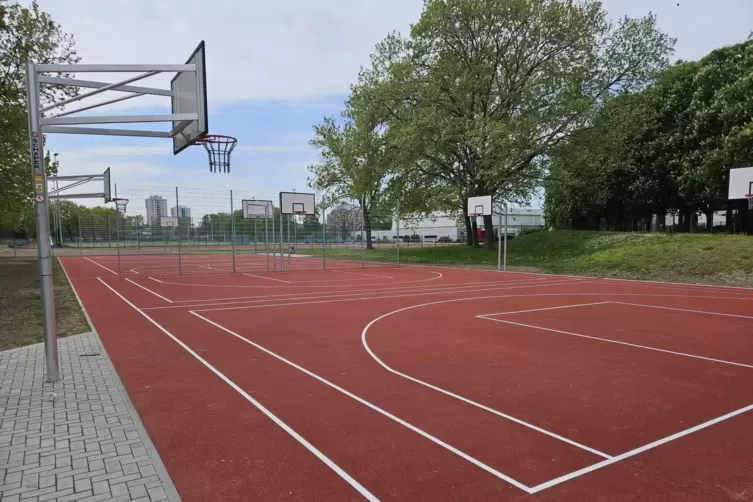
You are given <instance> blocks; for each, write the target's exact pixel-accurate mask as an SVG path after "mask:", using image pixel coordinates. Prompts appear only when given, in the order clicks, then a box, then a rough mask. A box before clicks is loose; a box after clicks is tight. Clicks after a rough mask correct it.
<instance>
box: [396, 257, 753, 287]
mask: <svg viewBox="0 0 753 502" xmlns="http://www.w3.org/2000/svg"><path fill="white" fill-rule="evenodd" d="M401 267H405V268H414V267H415V268H421V269H423V268H441V269H447V270H457V271H459V272H463V271H466V272H485V273H487V274H489V273H491V274H504V275H529V276H539V277H567V278H570V279H585V280H596V281H609V282H627V283H636V284H641V283H643V284H644V285H646V286H647V287H650V284H657V285H666V286H672V287H676V288H680V289H684V288H688V289H690V288H696V287H697V288H718V289H731V290H737V291H743V292H750V293H753V288H750V287H745V286H726V285H717V284H691V283H686V282H670V281H651V280H647V279H619V278H615V277H600V276H588V275H566V274H547V273H541V272H516V271H515V270H508V271H505V272H502V271H497V270H494V269H483V268H470V267H468V268H466V267H452V266H449V265H429V264H420V263H411V264H401Z"/></svg>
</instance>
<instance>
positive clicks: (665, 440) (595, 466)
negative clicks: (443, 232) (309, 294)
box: [361, 293, 753, 494]
mask: <svg viewBox="0 0 753 502" xmlns="http://www.w3.org/2000/svg"><path fill="white" fill-rule="evenodd" d="M592 295H593V296H596V295H594V294H592ZM616 295H631V296H654V295H640V294H633V293H622V294H621V293H616ZM511 296H517V295H511ZM521 296H555V295H552V294H548V295H521ZM557 296H572V295H568V294H567V293H561V294H558V295H557ZM657 296H658V295H657ZM506 297H508V296H507V295H500V296H486V297H477V298H456V299H452V300H444V301H439V302H431V303H425V304H421V305H413V306H410V307H406V308H402V309H398V310H395V311H393V312H389V313H387V314H384V315H382V316H380V317H377V318H376V319H374V320H372V321H371V322H370V323H369V324H367V325H366V327H365V328H364V330H363V332H362V333H361V341H362V344H363V345H364V348H365V349H366V351H367V352H368V353H369V354H370V355H371V356H372V357H373V358H374V359H375V360H376V361H377V362H378V363H379V364H380V365H382V366H383V367H384V368H385V369H387V371H390V372H391V373H395V374H398V375H400V376H404V377H405V378H407V379H409V380H411V381H414V382H416V383H419V384H421V385H425V386H427V387H429V388H432V389H434V390H436V391H438V392H441V393H443V394H447V395H449V396H452V397H456V398H457V399H460V400H461V401H463V402H467V403H468V404H472V405H474V406H479V407H481V408H482V409H487V411H490V412H492V413H493V412H494V411H495V410H493V409H491V408H487V407H485V406H484V405H480V404H479V403H475V402H474V401H471V400H470V399H467V398H464V397H463V396H459V395H457V394H453V393H451V392H449V391H446V390H444V389H442V388H441V387H437V386H434V385H431V384H428V383H426V382H423V381H422V380H419V379H417V378H415V377H411V376H410V375H405V374H403V373H400V372H398V371H397V370H394V369H393V368H391V367H390V366H388V365H386V364H385V363H384V362H382V361H381V360H380V359H379V358H378V357H376V355H375V354H374V353H373V352H372V351H371V349H370V348H369V347H368V344H367V342H366V333H367V331H368V329H369V328H370V327H371V326H372V325H373V324H375V323H376V322H378V321H379V320H381V319H383V318H385V317H388V316H390V315H392V314H396V313H398V312H403V311H405V310H410V309H414V308H419V307H424V306H429V305H437V304H442V303H451V302H460V301H471V300H480V299H487V298H506ZM722 298H725V297H722ZM607 303H619V302H609V301H605V302H596V303H585V304H577V305H563V306H558V307H545V308H541V309H528V310H524V311H518V312H509V313H510V314H513V313H521V312H533V311H540V310H553V309H558V308H569V307H584V306H591V305H603V304H607ZM483 315H501V314H482V315H480V316H476V317H479V318H483V319H487V320H492V321H493V320H495V319H489V318H486V317H482V316H483ZM500 322H505V321H500ZM514 324H517V323H514ZM534 327H535V326H534ZM732 364H736V363H732ZM751 410H753V404H751V405H748V406H745V407H743V408H740V409H738V410H735V411H732V412H730V413H727V414H725V415H722V416H720V417H717V418H714V419H711V420H709V421H706V422H703V423H701V424H699V425H696V426H694V427H690V428H688V429H685V430H682V431H680V432H677V433H675V434H672V435H670V436H666V437H664V438H661V439H658V440H656V441H654V442H652V443H648V444H646V445H643V446H640V447H638V448H635V449H633V450H630V451H627V452H625V453H621V454H619V455H616V456H614V457H608V458H607V459H606V460H604V461H602V462H598V463H596V464H593V465H591V466H589V467H584V468H583V469H579V470H577V471H573V472H571V473H569V474H565V475H563V476H560V477H557V478H554V479H552V480H549V481H546V482H544V483H541V484H538V485H536V486H533V487H529V488H528V490H527V491H528V493H530V494H535V493H538V492H540V491H543V490H545V489H547V488H551V487H553V486H556V485H559V484H561V483H564V482H566V481H569V480H571V479H575V478H577V477H580V476H583V475H585V474H588V473H590V472H593V471H596V470H599V469H601V468H603V467H606V466H608V465H611V464H614V463H616V462H619V461H621V460H624V459H626V458H630V457H633V456H635V455H638V454H639V453H643V452H645V451H648V450H651V449H653V448H656V447H658V446H661V445H663V444H666V443H669V442H671V441H674V440H675V439H679V438H681V437H684V436H687V435H689V434H692V433H694V432H697V431H700V430H702V429H705V428H707V427H710V426H712V425H714V424H717V423H720V422H723V421H725V420H728V419H730V418H733V417H736V416H737V415H741V414H743V413H746V412H748V411H751ZM534 427H535V426H534ZM564 439H566V438H564ZM566 442H568V441H566ZM576 444H577V443H576Z"/></svg>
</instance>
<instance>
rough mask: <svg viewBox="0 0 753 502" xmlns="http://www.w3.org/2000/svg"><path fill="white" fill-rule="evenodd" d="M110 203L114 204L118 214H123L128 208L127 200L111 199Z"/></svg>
mask: <svg viewBox="0 0 753 502" xmlns="http://www.w3.org/2000/svg"><path fill="white" fill-rule="evenodd" d="M112 201H113V202H114V203H115V209H117V211H118V212H119V213H122V214H125V212H126V208H127V207H128V199H112Z"/></svg>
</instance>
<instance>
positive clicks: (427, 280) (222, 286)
mask: <svg viewBox="0 0 753 502" xmlns="http://www.w3.org/2000/svg"><path fill="white" fill-rule="evenodd" d="M328 270H329V269H328ZM294 272H314V270H305V269H301V270H294ZM317 272H318V270H317ZM278 273H280V274H281V273H286V272H278ZM429 273H432V274H437V275H436V277H430V278H429V279H417V280H413V281H400V282H393V283H392V285H397V284H416V283H419V282H429V281H436V280H437V279H441V278H442V277H444V276H443V275H442V273H441V272H435V271H429ZM228 274H232V272H228ZM218 275H219V274H218ZM150 279H152V280H153V281H156V282H160V283H162V284H171V285H175V286H192V287H201V288H247V289H248V288H253V289H260V288H281V287H283V286H252V285H245V286H241V285H235V284H196V283H189V282H170V281H162V280H159V279H155V278H154V277H151V278H150ZM555 279H556V278H555ZM579 280H584V279H579ZM496 282H503V281H496ZM293 286H294V287H296V288H326V287H327V286H328V284H326V283H322V285H320V286H319V285H311V286H304V285H300V284H299V283H293Z"/></svg>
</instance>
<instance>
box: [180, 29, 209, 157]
mask: <svg viewBox="0 0 753 502" xmlns="http://www.w3.org/2000/svg"><path fill="white" fill-rule="evenodd" d="M186 64H195V65H196V71H195V72H192V71H188V72H180V73H178V74H177V75H175V77H174V78H173V79H172V81H171V82H170V91H171V92H172V94H173V95H172V101H173V107H172V110H173V113H197V114H198V115H199V120H196V121H192V122H190V123H189V124H188V125H186V126H185V127H183V128H182V129H181V131H180V132H179V133H178V134H176V135H175V136H174V137H173V154H177V153H180V152H182V151H183V150H185V149H186V148H187V147H189V146H191V145H192V144H193V143H194V141H196V140H197V139H198V138H200V137H202V136H204V135H205V134H206V133H207V132H209V123H208V117H207V115H208V113H207V72H206V58H205V54H204V41H203V40H202V41H201V43H200V44H199V46H198V47H196V50H195V51H193V54H191V57H190V58H188V61H186ZM180 126H181V124H180V123H179V122H173V129H175V128H178V127H180Z"/></svg>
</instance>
